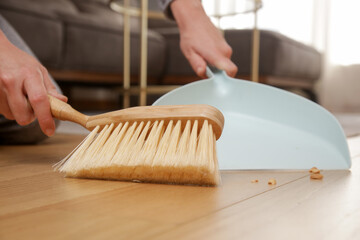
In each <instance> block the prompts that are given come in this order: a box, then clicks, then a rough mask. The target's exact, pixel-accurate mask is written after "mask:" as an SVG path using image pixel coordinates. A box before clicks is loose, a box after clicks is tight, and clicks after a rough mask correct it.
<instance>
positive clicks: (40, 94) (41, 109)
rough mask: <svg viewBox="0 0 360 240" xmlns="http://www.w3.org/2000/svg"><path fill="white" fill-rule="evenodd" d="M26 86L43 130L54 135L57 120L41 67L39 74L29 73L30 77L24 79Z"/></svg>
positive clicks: (49, 134)
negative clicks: (54, 118) (52, 109)
mask: <svg viewBox="0 0 360 240" xmlns="http://www.w3.org/2000/svg"><path fill="white" fill-rule="evenodd" d="M24 88H25V90H26V93H27V96H28V100H29V102H30V104H31V106H32V108H33V110H34V113H35V116H36V117H37V119H38V122H39V125H40V127H41V130H42V131H43V132H44V133H45V134H46V135H48V136H52V135H53V134H54V132H55V122H54V120H53V118H52V115H51V112H50V103H49V100H48V96H47V91H46V87H45V83H44V76H43V73H42V71H41V70H40V69H38V71H37V74H35V75H28V78H27V79H26V80H25V81H24Z"/></svg>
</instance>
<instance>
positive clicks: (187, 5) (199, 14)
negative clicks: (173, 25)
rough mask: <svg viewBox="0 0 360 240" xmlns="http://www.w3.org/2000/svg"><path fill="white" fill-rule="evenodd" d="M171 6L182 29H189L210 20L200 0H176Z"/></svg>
mask: <svg viewBox="0 0 360 240" xmlns="http://www.w3.org/2000/svg"><path fill="white" fill-rule="evenodd" d="M170 8H171V11H172V14H173V16H174V18H175V20H176V22H177V24H178V27H179V28H180V29H181V30H187V29H188V28H192V27H194V26H196V25H198V24H199V23H203V22H204V20H208V19H207V18H208V17H207V16H206V13H205V11H204V8H203V7H202V4H201V1H200V0H174V1H173V2H172V3H171V5H170Z"/></svg>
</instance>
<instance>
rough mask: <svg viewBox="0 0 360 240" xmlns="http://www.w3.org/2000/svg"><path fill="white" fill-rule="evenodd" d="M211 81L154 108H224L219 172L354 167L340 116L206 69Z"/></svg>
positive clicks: (181, 91)
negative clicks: (189, 105)
mask: <svg viewBox="0 0 360 240" xmlns="http://www.w3.org/2000/svg"><path fill="white" fill-rule="evenodd" d="M207 75H208V76H209V79H207V80H201V81H197V82H193V83H190V84H187V85H185V86H183V87H180V88H178V89H175V90H173V91H171V92H169V93H167V94H165V95H164V96H162V97H161V98H159V99H158V100H157V101H156V102H155V103H154V105H178V104H209V105H212V106H214V107H216V108H218V109H220V110H221V112H222V113H223V114H224V116H225V127H224V131H223V134H222V136H221V138H220V139H219V140H218V142H217V143H218V144H217V146H218V159H219V165H220V169H223V170H230V169H310V168H311V167H314V166H316V167H317V168H319V169H349V168H350V166H351V160H350V154H349V150H348V145H347V142H346V138H345V135H344V132H343V130H342V128H341V126H340V124H339V123H338V121H337V120H336V119H335V117H334V116H333V115H332V114H331V113H329V112H328V111H327V110H325V109H324V108H322V107H321V106H320V105H318V104H316V103H313V102H311V101H309V100H307V99H305V98H303V97H300V96H298V95H295V94H292V93H290V92H287V91H284V90H281V89H277V88H274V87H271V86H267V85H264V84H260V83H254V82H249V81H244V80H238V79H233V78H230V77H228V76H227V75H226V74H225V72H223V71H219V70H213V72H211V71H210V69H207Z"/></svg>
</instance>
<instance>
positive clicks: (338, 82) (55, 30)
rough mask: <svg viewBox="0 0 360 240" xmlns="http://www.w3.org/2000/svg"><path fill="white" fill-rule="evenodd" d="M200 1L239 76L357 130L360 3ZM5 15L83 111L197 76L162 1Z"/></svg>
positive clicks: (17, 2) (4, 9)
mask: <svg viewBox="0 0 360 240" xmlns="http://www.w3.org/2000/svg"><path fill="white" fill-rule="evenodd" d="M179 1H180V0H179ZM202 3H203V6H204V8H205V10H206V13H207V14H208V16H209V17H210V18H211V20H212V21H213V23H214V24H215V25H216V26H217V27H218V28H219V29H220V31H221V32H222V33H223V34H224V37H225V38H226V40H227V41H228V43H229V45H230V46H231V47H232V49H233V56H232V60H233V61H234V62H235V64H237V66H238V68H239V72H238V75H237V76H236V78H239V79H246V80H256V81H258V82H260V83H263V84H268V85H271V86H274V87H279V88H282V89H285V90H288V91H292V92H294V93H296V94H300V95H302V96H304V97H306V98H309V99H310V100H312V101H315V102H317V103H319V104H321V105H322V106H324V107H325V108H327V109H328V110H329V111H331V112H332V113H334V114H335V115H336V116H337V117H338V119H339V120H340V121H341V123H342V124H343V126H345V127H346V131H347V133H348V135H351V134H357V133H358V132H360V94H359V92H360V81H359V75H360V47H359V42H360V33H359V31H358V29H357V27H356V25H357V23H358V22H360V15H359V14H358V10H359V9H360V2H359V1H356V0H343V1H340V0H203V1H202ZM0 14H1V15H2V16H3V17H4V18H5V19H6V20H7V21H8V22H9V23H10V24H11V25H12V26H13V27H14V28H15V30H16V31H17V32H18V33H19V34H20V35H21V37H22V38H23V39H24V41H25V42H26V43H27V44H28V45H29V47H30V48H31V49H32V50H33V52H34V54H35V55H36V56H37V57H38V58H39V60H40V61H41V62H42V63H43V64H44V65H45V66H46V67H47V68H48V70H49V72H50V74H51V75H52V76H53V77H54V78H55V80H56V81H57V82H58V83H59V85H60V86H61V88H62V89H63V91H64V93H65V94H66V95H67V96H68V97H69V99H70V103H71V104H72V105H73V106H74V107H75V108H77V109H79V110H81V111H85V112H88V113H94V112H103V111H109V110H115V109H119V108H122V107H129V106H136V105H150V104H152V102H153V101H154V100H156V99H157V98H158V97H159V96H161V95H162V94H164V93H166V92H168V91H170V90H172V89H174V88H176V87H179V86H182V85H184V84H186V83H189V82H193V81H197V80H200V78H199V77H197V76H196V74H195V73H194V72H193V70H192V69H191V67H190V65H189V64H188V62H187V60H186V59H185V57H184V56H183V54H182V53H181V50H180V47H179V31H178V28H177V25H176V23H175V21H174V20H172V19H171V18H170V19H169V18H167V17H165V15H164V14H163V12H162V10H161V8H160V7H159V5H158V1H156V0H149V1H147V0H0ZM168 17H169V16H168Z"/></svg>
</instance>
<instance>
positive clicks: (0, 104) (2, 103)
mask: <svg viewBox="0 0 360 240" xmlns="http://www.w3.org/2000/svg"><path fill="white" fill-rule="evenodd" d="M0 113H1V114H2V115H4V117H5V118H7V119H9V120H15V118H14V115H13V114H12V112H11V110H10V107H9V103H8V100H7V97H6V93H5V92H4V91H3V90H2V89H0Z"/></svg>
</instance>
